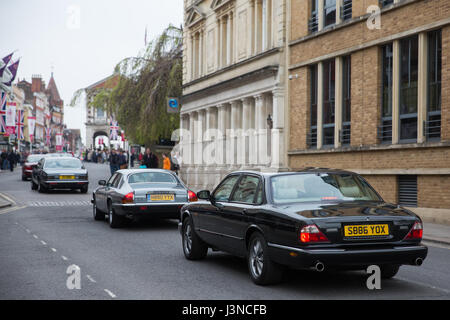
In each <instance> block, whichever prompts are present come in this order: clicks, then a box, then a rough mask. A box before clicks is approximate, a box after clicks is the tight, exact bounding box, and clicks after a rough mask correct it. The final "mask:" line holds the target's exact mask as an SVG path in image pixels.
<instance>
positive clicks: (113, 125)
mask: <svg viewBox="0 0 450 320" xmlns="http://www.w3.org/2000/svg"><path fill="white" fill-rule="evenodd" d="M118 130H119V125H118V123H117V121H111V122H110V127H109V137H110V139H111V140H117V131H118Z"/></svg>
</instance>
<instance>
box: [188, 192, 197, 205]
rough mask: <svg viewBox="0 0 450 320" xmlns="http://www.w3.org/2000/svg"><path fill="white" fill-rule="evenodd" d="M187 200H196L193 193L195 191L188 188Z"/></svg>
mask: <svg viewBox="0 0 450 320" xmlns="http://www.w3.org/2000/svg"><path fill="white" fill-rule="evenodd" d="M188 200H189V202H195V201H198V198H197V195H196V194H195V192H193V191H191V190H189V191H188Z"/></svg>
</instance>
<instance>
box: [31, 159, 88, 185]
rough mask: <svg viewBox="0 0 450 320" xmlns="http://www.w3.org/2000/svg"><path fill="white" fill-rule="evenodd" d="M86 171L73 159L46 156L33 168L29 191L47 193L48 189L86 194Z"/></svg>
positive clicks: (78, 161)
mask: <svg viewBox="0 0 450 320" xmlns="http://www.w3.org/2000/svg"><path fill="white" fill-rule="evenodd" d="M88 187H89V180H88V171H87V169H86V168H85V167H84V166H83V164H82V163H81V161H80V160H79V159H77V158H73V157H59V156H58V157H51V156H46V157H43V158H42V159H41V160H39V162H38V164H37V165H36V166H35V167H34V169H33V172H32V177H31V189H32V190H38V191H39V192H47V191H48V190H50V189H72V190H77V189H79V190H80V191H81V193H87V191H88Z"/></svg>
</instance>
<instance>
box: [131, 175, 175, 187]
mask: <svg viewBox="0 0 450 320" xmlns="http://www.w3.org/2000/svg"><path fill="white" fill-rule="evenodd" d="M128 183H130V184H131V183H175V184H176V183H177V180H176V179H175V177H174V176H173V175H171V174H169V173H164V172H139V173H133V174H131V175H130V176H129V177H128Z"/></svg>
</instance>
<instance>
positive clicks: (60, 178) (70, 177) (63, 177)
mask: <svg viewBox="0 0 450 320" xmlns="http://www.w3.org/2000/svg"><path fill="white" fill-rule="evenodd" d="M74 179H75V176H59V180H74Z"/></svg>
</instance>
